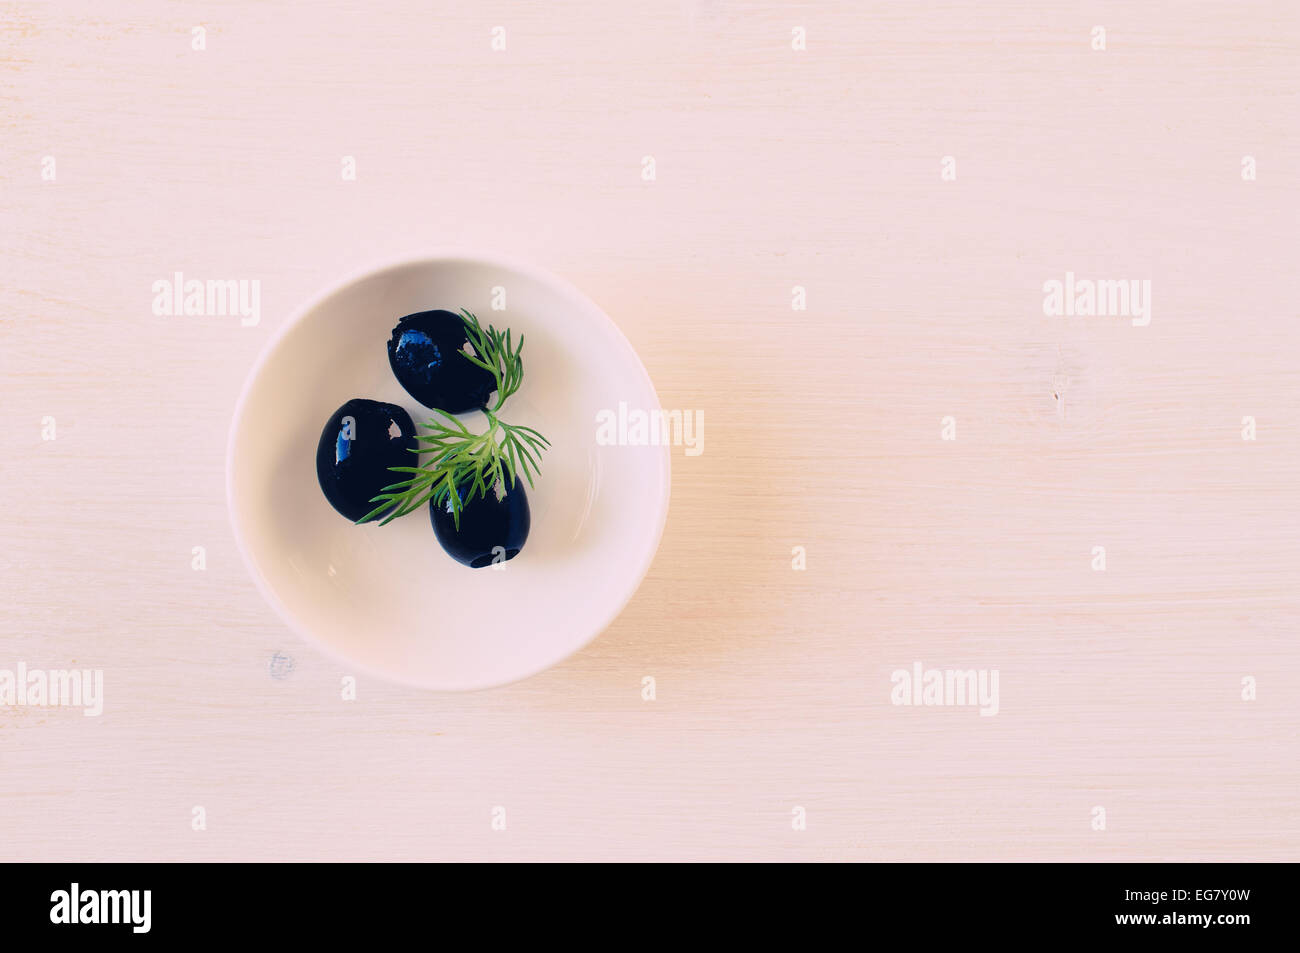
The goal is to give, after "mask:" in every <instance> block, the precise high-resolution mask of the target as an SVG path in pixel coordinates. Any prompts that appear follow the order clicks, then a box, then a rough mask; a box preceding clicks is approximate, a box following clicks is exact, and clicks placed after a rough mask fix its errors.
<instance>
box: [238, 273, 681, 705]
mask: <svg viewBox="0 0 1300 953" xmlns="http://www.w3.org/2000/svg"><path fill="white" fill-rule="evenodd" d="M494 289H503V290H504V295H505V303H506V305H507V307H506V308H505V309H504V310H500V311H494V310H492V303H493V301H494V299H495V300H497V301H498V302H499V301H500V295H501V292H500V291H495V292H494ZM462 307H463V308H468V309H469V310H471V311H473V312H474V313H475V314H477V315H478V316H479V319H480V320H481V321H482V322H483V323H484V324H485V325H486V324H487V323H489V322H490V323H493V324H495V325H497V327H510V328H511V329H512V330H513V332H514V333H515V334H516V335H517V334H520V333H523V334H524V335H525V336H526V339H527V343H526V345H525V347H524V351H523V356H524V368H525V373H524V382H523V386H522V388H521V389H520V390H519V392H518V393H516V394H514V395H513V396H512V397H511V398H510V400H509V402H508V403H507V404H506V407H505V409H504V411H503V412H502V417H503V419H505V420H506V421H508V422H510V423H519V424H526V425H528V426H531V427H534V428H536V429H537V430H539V431H541V432H542V433H543V434H544V435H545V436H546V437H547V438H548V439H549V440H550V441H551V444H552V448H551V450H550V451H549V452H548V453H547V454H546V455H545V457H544V458H543V460H542V466H541V476H540V478H539V479H538V480H537V482H536V486H535V487H534V488H533V489H530V490H529V491H528V498H529V503H530V506H531V512H532V530H531V533H530V535H529V538H528V542H527V545H526V546H525V547H524V549H523V551H522V552H521V553H520V554H519V555H518V556H516V557H515V558H514V559H511V560H509V561H508V562H505V563H502V564H500V565H498V566H496V567H488V568H483V569H469V568H467V567H464V566H461V565H459V564H457V563H455V562H453V561H452V559H451V558H450V557H449V556H448V555H447V554H446V553H444V552H443V551H442V548H441V547H440V546H439V545H438V542H437V540H436V539H435V538H434V535H433V530H432V528H431V526H430V523H429V516H428V511H427V508H421V509H420V510H419V511H417V512H415V513H412V514H410V515H409V516H406V517H404V518H402V519H399V520H396V521H394V522H392V523H390V524H389V525H387V526H383V527H381V526H378V525H375V524H367V525H364V526H356V525H353V524H352V523H349V522H348V521H347V520H346V519H345V518H344V517H342V516H340V515H339V514H338V513H336V512H335V511H334V509H333V508H332V507H331V506H330V505H329V503H327V502H326V500H325V498H324V496H323V495H322V493H321V491H320V487H319V485H318V483H317V480H316V470H315V451H316V444H317V441H318V440H319V439H320V433H321V428H322V427H323V426H324V424H325V422H326V420H327V419H328V418H329V416H330V415H331V414H332V413H333V412H334V411H335V410H336V409H337V408H338V407H339V406H340V405H341V404H343V403H344V402H345V401H347V400H349V399H350V398H353V397H367V398H370V399H373V400H382V401H387V402H389V403H394V404H398V405H400V406H402V407H405V408H406V409H407V411H408V412H410V414H411V416H412V418H413V419H414V420H415V422H416V423H417V425H418V424H420V423H421V422H423V421H424V420H426V419H427V418H428V417H429V416H430V415H429V413H428V411H427V410H426V409H425V408H423V407H421V406H420V404H418V403H417V402H416V401H415V400H414V399H413V398H412V397H410V395H408V394H407V393H406V391H405V390H403V389H402V387H401V385H400V384H398V383H397V381H396V379H395V378H394V377H393V374H392V371H391V369H390V368H389V365H388V355H387V351H386V349H385V345H386V342H387V340H388V336H389V333H390V331H391V329H392V327H393V325H395V324H396V323H397V321H398V319H399V318H401V317H402V316H403V315H405V314H409V313H411V312H413V311H423V310H429V309H433V308H446V309H448V310H452V311H455V310H458V309H460V308H462ZM620 403H623V404H626V405H627V406H628V407H629V408H633V409H635V408H641V409H644V410H647V411H648V410H650V409H653V408H657V407H658V406H659V404H658V400H657V398H656V396H655V392H654V388H653V386H652V385H651V383H650V379H649V376H648V375H647V374H646V371H645V368H644V367H643V366H642V365H641V362H640V360H639V359H638V358H637V356H636V353H635V352H634V351H633V350H632V347H631V346H630V345H629V344H628V342H627V339H626V338H624V337H623V335H622V333H621V332H620V331H619V330H618V329H617V328H616V327H615V326H614V324H613V323H612V322H611V321H610V320H609V318H608V317H606V316H605V314H604V313H603V312H601V311H600V309H599V308H597V307H596V306H595V305H594V304H592V303H591V302H590V301H588V300H587V299H586V298H585V297H584V296H583V295H581V294H580V293H578V292H577V291H576V290H574V289H573V288H571V287H569V286H568V285H566V284H565V283H563V282H561V281H559V280H558V279H556V278H554V277H553V276H550V275H547V274H545V273H543V272H539V271H536V270H535V269H531V268H529V267H527V266H523V265H519V264H509V263H504V262H493V261H487V260H482V259H469V258H436V259H426V260H421V261H415V262H409V263H405V264H401V265H396V266H393V267H391V268H387V269H385V270H383V271H380V272H376V273H372V274H370V275H367V276H365V277H363V278H360V279H358V280H356V281H353V282H351V283H349V284H347V285H345V286H344V287H342V288H340V289H338V290H336V291H334V292H332V293H330V294H328V295H327V296H326V297H324V298H323V299H321V300H319V301H318V302H316V303H315V304H313V305H312V306H310V307H309V308H308V309H307V310H306V311H305V312H303V313H302V314H301V315H300V316H299V317H298V318H297V319H295V320H294V321H292V322H291V323H290V325H289V326H288V327H286V328H285V329H284V331H283V332H282V333H281V334H280V335H279V336H278V337H277V338H276V340H274V341H273V342H272V343H271V345H270V346H269V347H268V350H267V352H266V353H265V354H264V356H263V358H262V360H261V361H260V362H259V364H258V366H257V367H256V368H255V370H254V371H253V374H252V376H251V378H250V379H249V382H248V384H247V385H246V388H245V392H244V396H243V399H242V400H241V402H240V406H239V409H238V410H237V411H236V415H235V420H234V423H233V425H232V431H231V438H230V450H229V460H228V472H227V477H228V492H229V498H230V499H229V502H230V511H231V518H232V521H233V523H234V528H235V534H236V537H237V539H238V541H239V543H240V546H241V549H242V550H243V553H244V556H245V558H246V559H247V561H248V563H249V565H250V569H251V570H252V572H253V574H254V576H255V578H256V579H257V581H258V584H259V586H260V587H261V588H262V590H263V592H264V593H265V595H266V596H267V598H268V599H269V600H270V601H271V603H272V605H274V606H275V608H276V609H277V610H278V611H279V612H280V614H281V615H282V616H283V617H284V618H285V620H286V621H287V622H289V623H290V624H291V625H292V626H293V627H294V628H295V629H297V630H298V631H299V632H300V633H302V634H303V635H305V636H307V637H308V638H309V639H311V640H313V641H316V642H318V643H319V644H320V645H321V646H322V647H324V648H325V649H327V650H328V651H330V652H332V653H333V654H335V655H336V656H339V657H340V658H342V659H344V660H346V661H348V662H350V663H352V664H354V665H355V666H357V667H358V668H360V669H363V670H365V671H368V672H370V673H372V674H377V675H380V676H383V677H386V678H389V679H392V680H395V681H399V682H404V683H407V684H414V685H420V686H423V687H428V688H437V689H448V690H459V689H473V688H483V687H488V686H491V685H498V684H502V683H504V682H509V681H513V680H515V679H518V678H522V677H524V676H527V675H530V674H533V673H534V672H537V671H540V670H541V669H543V668H546V667H548V666H550V665H553V664H555V663H556V662H558V661H559V660H561V659H563V658H564V657H565V656H567V655H569V654H570V653H572V652H574V651H576V650H577V649H579V648H581V647H582V646H583V645H585V644H586V643H587V642H588V641H590V640H591V639H592V638H594V637H595V636H596V635H598V634H599V633H600V631H601V630H602V629H604V628H605V626H607V625H608V624H609V623H610V622H611V621H612V620H613V619H614V617H615V616H616V615H617V614H618V612H619V611H620V610H621V609H622V607H623V605H624V604H625V603H626V602H627V600H628V599H629V598H631V596H632V594H633V592H635V590H636V587H637V585H638V584H639V583H640V581H641V578H642V576H644V574H645V571H646V569H647V568H648V567H649V564H650V561H651V560H652V559H653V557H654V553H655V550H656V548H657V547H658V544H659V537H660V534H661V532H662V529H663V521H664V517H665V515H666V513H667V504H668V487H669V479H668V466H669V464H668V448H667V447H664V446H618V445H613V446H602V445H600V444H598V442H597V438H596V435H597V427H596V419H597V414H598V413H599V412H600V411H602V410H611V411H615V412H617V410H618V408H619V405H620ZM461 419H462V420H464V421H465V422H466V424H467V425H468V426H469V427H470V428H471V429H473V430H481V429H482V426H483V416H482V414H480V413H471V414H467V415H462V418H461Z"/></svg>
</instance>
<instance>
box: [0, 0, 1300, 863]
mask: <svg viewBox="0 0 1300 953" xmlns="http://www.w3.org/2000/svg"><path fill="white" fill-rule="evenodd" d="M1097 26H1103V27H1104V29H1105V49H1098V48H1094V47H1095V46H1096V45H1097V39H1096V38H1097V34H1096V32H1095V30H1094V28H1095V27H1097ZM497 27H501V28H502V29H501V30H500V31H494V28H497ZM195 28H202V32H201V33H196V32H195ZM797 30H802V33H799V32H796V31H797ZM800 37H802V38H803V42H802V45H803V47H804V48H802V49H800V48H797V47H799V46H800V45H801V44H800ZM494 39H495V40H497V41H498V42H497V44H496V45H497V46H500V45H501V43H500V40H502V39H504V46H505V48H504V49H494V48H493V43H494ZM200 41H201V42H200ZM199 45H201V46H202V49H196V48H195V47H196V46H199ZM1297 63H1300V6H1297V5H1296V4H1294V3H1290V2H1286V0H1276V2H1232V3H1229V2H1194V3H1176V2H1159V3H1149V4H1141V5H1134V4H1131V3H1127V2H1124V3H1121V2H1109V0H1103V2H1092V3H1031V2H1009V0H1002V2H996V3H985V4H978V5H973V4H968V3H964V2H955V0H954V2H939V3H914V4H911V3H861V2H837V3H818V4H811V3H795V2H790V3H775V2H762V3H752V4H744V3H732V2H722V0H717V2H713V0H691V2H679V3H666V4H633V3H622V2H620V3H602V2H596V0H559V2H554V3H547V4H523V3H505V2H500V0H492V2H487V3H482V4H470V5H465V4H453V3H450V2H446V0H437V2H432V3H430V2H420V3H415V2H405V3H390V4H381V5H377V6H376V5H365V4H356V3H352V2H343V0H329V2H321V3H316V4H312V5H311V6H310V7H302V6H296V5H289V4H276V3H262V2H253V0H237V2H226V3H221V4H195V3H188V2H183V3H174V2H161V0H146V2H137V3H133V4H130V5H127V6H126V7H121V8H120V9H119V8H118V7H112V8H110V7H107V6H105V5H104V4H102V3H91V2H88V0H72V2H60V3H57V4H55V3H35V2H11V3H4V4H3V5H0V121H2V124H0V128H2V129H3V138H2V145H0V243H2V245H3V258H2V263H0V269H2V271H0V381H2V385H0V386H2V388H3V390H2V396H3V403H2V406H3V409H4V414H5V418H6V420H7V426H6V428H5V432H6V438H7V445H6V452H5V459H4V466H3V468H0V492H2V493H3V497H4V500H5V506H4V516H3V522H2V525H0V579H3V587H4V595H3V598H2V599H0V670H2V669H13V668H15V666H16V665H17V664H18V663H19V662H22V663H24V664H25V665H27V666H28V667H29V668H49V669H63V668H83V667H84V668H91V669H100V670H102V671H103V673H104V675H103V677H104V711H103V714H102V715H101V716H99V717H84V716H83V714H82V712H81V711H80V710H78V709H72V708H59V707H39V706H32V705H27V706H17V705H9V706H5V707H0V830H2V831H3V835H2V836H0V857H2V858H3V859H4V860H37V859H40V860H114V859H115V860H160V859H165V860H233V859H255V860H288V859H311V860H325V859H339V860H345V859H459V860H464V859H491V860H496V859H525V860H539V859H689V860H697V859H726V858H732V859H740V860H770V859H790V860H793V859H804V860H811V859H819V860H820V859H828V860H829V859H836V860H966V859H998V860H1012V859H1024V860H1060V859H1073V860H1230V859H1231V860H1265V859H1268V860H1281V859H1289V860H1295V859H1297V858H1298V856H1300V816H1298V810H1297V798H1296V792H1297V789H1298V788H1300V767H1298V764H1300V761H1298V758H1297V755H1298V754H1300V741H1298V737H1297V721H1298V719H1297V715H1298V701H1297V700H1298V698H1300V695H1298V693H1297V684H1300V647H1298V645H1297V635H1298V629H1297V621H1298V613H1297V609H1298V608H1300V597H1298V592H1300V587H1298V585H1297V583H1298V582H1300V579H1298V575H1300V570H1298V567H1300V515H1298V513H1297V502H1298V494H1297V479H1298V478H1300V433H1298V422H1300V374H1298V373H1297V359H1298V358H1300V330H1297V322H1298V321H1300V311H1298V309H1297V304H1296V302H1297V300H1300V294H1298V292H1300V288H1298V287H1297V285H1298V284H1300V279H1298V277H1297V276H1298V275H1300V269H1298V268H1297V266H1296V247H1297V245H1296V228H1297V222H1300V215H1298V214H1297V213H1298V212H1300V131H1298V126H1297V122H1296V120H1297V116H1300V102H1298V99H1297V97H1298V94H1300V66H1297ZM348 157H350V159H351V162H352V167H353V168H354V169H355V179H349V178H346V177H345V172H346V170H347V169H348V168H349V165H348ZM647 157H653V168H654V177H653V179H650V178H648V177H647V176H648V175H649V173H648V171H647V170H648V169H649V163H648V162H646V161H645V160H646V158H647ZM945 157H951V159H952V161H951V162H950V163H945ZM1246 157H1249V158H1250V161H1247V159H1246ZM945 172H949V173H955V177H953V175H952V174H949V175H945ZM1252 172H1253V178H1252V177H1251V173H1252ZM443 245H467V246H471V247H479V248H487V249H492V250H495V251H499V252H502V253H505V254H510V255H515V256H519V257H522V258H526V259H531V260H534V261H537V262H538V263H540V264H543V265H545V266H547V267H550V268H552V269H554V270H555V271H557V272H559V273H561V274H562V275H564V276H566V277H567V278H569V279H571V280H572V281H573V282H574V283H576V284H577V285H578V286H579V287H581V288H582V289H583V290H584V291H586V292H587V293H588V294H590V295H591V296H592V297H593V298H594V299H595V300H596V301H597V302H599V303H600V304H601V305H602V306H603V307H604V308H605V309H606V310H607V311H608V313H609V314H610V315H611V316H612V317H613V319H614V320H615V321H616V322H617V323H618V324H619V325H620V327H621V328H622V329H623V330H624V332H625V333H626V334H627V336H628V337H629V339H630V340H631V341H632V343H633V344H634V346H635V347H636V348H637V350H638V352H639V353H640V354H641V357H642V359H643V360H644V362H645V364H646V366H647V368H648V369H649V371H650V374H651V376H652V378H653V379H654V381H655V384H656V386H657V388H658V390H659V394H660V397H661V399H662V401H663V404H664V406H665V407H668V408H673V409H683V410H686V411H689V412H698V413H702V414H703V418H704V421H705V432H704V437H705V443H704V452H703V453H702V454H701V455H700V456H695V457H688V456H686V455H685V454H684V453H682V452H681V451H680V450H679V451H677V452H676V453H675V455H674V460H673V490H672V509H671V512H670V514H669V519H668V525H667V529H666V532H665V535H664V538H663V543H662V546H661V548H660V551H659V555H658V558H657V560H656V562H655V564H654V566H653V568H652V569H651V571H650V573H649V575H648V577H647V578H646V580H645V582H644V584H643V585H642V587H641V589H640V591H639V593H638V594H637V596H636V597H635V598H634V600H633V601H632V603H631V604H630V605H629V606H628V608H627V609H626V611H625V612H624V613H623V615H622V616H621V617H620V618H619V620H618V621H617V622H616V623H615V624H614V625H613V626H612V627H611V628H610V629H609V630H608V631H607V632H606V633H605V634H604V635H603V636H601V637H600V638H599V639H598V640H597V641H596V642H594V643H593V644H592V645H591V646H590V647H589V648H587V649H586V650H585V651H583V652H581V653H580V654H579V655H577V656H576V657H574V658H572V659H570V660H569V661H567V662H565V663H564V664H561V665H559V666H557V667H556V668H554V669H552V670H550V671H547V672H545V673H543V674H541V675H538V676H536V677H534V678H531V679H529V680H527V681H525V682H522V683H519V684H516V685H514V686H511V687H507V688H503V689H499V690H493V691H487V692H481V693H474V694H466V695H440V694H430V693H424V692H420V691H415V690H407V689H402V688H396V687H390V686H388V685H386V684H382V683H379V682H376V681H373V680H367V679H364V678H362V679H360V680H359V681H358V687H357V698H356V700H355V701H344V700H342V699H341V697H340V696H341V692H340V684H341V680H342V679H343V678H344V677H345V676H347V675H349V674H350V673H348V672H347V671H346V670H344V669H341V668H340V666H339V665H338V664H336V663H334V662H332V661H330V660H329V659H327V658H325V657H323V656H321V655H320V654H318V653H317V652H316V651H315V650H314V649H313V648H311V647H310V646H309V645H307V644H305V643H302V642H300V641H299V640H298V639H297V638H296V637H295V636H294V635H292V634H291V633H290V632H289V631H287V630H286V628H285V627H284V626H283V625H282V624H281V623H280V622H279V621H278V620H277V619H276V617H275V616H274V615H273V613H272V611H271V610H270V609H269V608H268V607H267V605H266V604H265V603H264V602H263V600H262V599H261V598H260V596H259V595H258V593H257V591H256V589H255V588H254V586H253V583H252V582H251V580H250V578H249V576H248V574H247V573H246V571H245V569H244V567H243V565H242V564H241V562H240V558H239V555H238V552H237V550H236V548H235V545H234V541H233V538H232V536H231V531H230V528H229V523H228V519H227V515H226V507H225V499H224V465H225V459H224V458H225V440H226V434H227V428H228V426H229V422H230V418H231V414H232V411H233V407H234V403H235V400H236V398H237V396H238V394H239V391H240V388H241V386H242V384H243V382H244V380H245V377H246V375H247V373H248V371H249V370H250V368H251V366H252V363H253V361H254V360H255V358H256V356H257V354H258V353H259V351H260V350H261V349H262V348H263V346H264V345H265V344H266V342H267V341H268V339H269V337H270V336H271V335H272V334H273V333H274V332H275V330H276V329H277V328H278V327H279V326H280V325H281V323H282V322H283V321H284V320H285V319H286V318H287V317H288V316H289V315H290V314H291V313H292V312H293V310H294V309H296V308H297V307H299V306H300V305H301V304H302V303H303V302H304V301H306V300H307V298H308V297H309V296H310V295H312V294H313V293H315V292H316V291H317V290H319V289H321V288H323V287H325V286H327V285H329V284H331V283H332V282H334V281H336V280H338V279H339V278H340V277H341V276H342V275H344V274H350V273H354V272H355V271H357V270H358V269H359V268H360V267H361V266H363V265H365V264H366V263H370V262H381V261H384V260H386V259H392V258H396V257H399V256H401V255H403V254H404V253H406V252H409V251H411V250H413V249H419V248H423V247H428V246H443ZM177 271H180V272H183V273H184V274H185V275H187V276H189V277H195V278H200V279H219V278H220V279H224V278H232V279H244V280H250V281H251V280H256V281H259V282H260V287H261V310H260V320H259V321H258V323H257V324H255V325H251V326H243V325H242V324H241V322H240V320H239V319H238V318H237V317H225V316H219V315H217V316H159V315H156V314H155V313H154V312H153V309H152V302H153V292H152V285H153V283H154V282H155V281H156V280H159V279H165V278H169V277H170V276H171V275H172V274H173V273H174V272H177ZM1067 273H1071V274H1073V275H1074V276H1075V279H1076V280H1080V279H1089V280H1136V281H1138V282H1139V287H1141V284H1140V283H1141V282H1143V281H1149V282H1150V288H1151V292H1150V299H1149V300H1150V304H1151V308H1150V313H1149V317H1150V320H1149V323H1146V324H1143V323H1141V322H1140V320H1139V321H1138V322H1137V323H1135V321H1133V320H1130V319H1129V317H1127V316H1079V315H1075V316H1068V315H1067V316H1054V315H1048V314H1045V308H1044V299H1045V297H1046V295H1045V291H1044V286H1045V283H1047V282H1050V281H1053V280H1058V281H1062V282H1064V281H1065V279H1066V274H1067ZM796 288H800V289H803V291H802V295H803V301H804V303H805V304H806V307H805V308H804V309H802V310H799V309H798V308H797V307H796V306H797V305H798V304H799V292H797V291H796V290H795V289H796ZM948 417H950V418H952V420H951V421H949V422H948V425H947V429H948V435H949V436H955V439H944V430H945V422H944V418H948ZM1248 417H1249V418H1252V420H1253V421H1254V428H1255V429H1254V439H1245V438H1244V437H1243V429H1244V428H1247V427H1249V426H1250V424H1249V422H1243V418H1248ZM48 418H52V421H51V420H49V419H48ZM51 427H52V429H51ZM51 435H53V436H54V439H48V437H49V436H51ZM1246 436H1247V437H1249V436H1250V433H1249V431H1247V432H1246ZM194 547H203V550H204V554H205V561H206V568H204V569H202V570H195V569H194V568H193V563H194V555H193V554H194ZM796 547H803V551H804V553H805V554H806V568H805V569H803V570H798V569H795V568H793V563H794V561H795V557H794V556H793V555H792V554H793V553H794V551H795V548H796ZM1095 547H1104V550H1105V569H1104V570H1100V569H1098V568H1094V567H1095V566H1096V565H1097V564H1098V563H1097V557H1096V555H1095ZM918 662H919V663H921V664H922V665H923V666H925V667H927V668H937V669H942V670H967V669H975V670H980V669H986V670H996V671H997V673H998V675H999V686H1000V689H999V691H1000V697H999V711H998V713H997V715H996V716H994V717H982V716H981V715H980V714H979V712H978V711H977V710H976V709H974V708H971V707H935V706H930V707H927V706H900V705H895V704H892V703H891V692H892V691H893V689H894V684H893V681H892V674H893V673H894V672H895V671H897V670H907V671H910V670H911V669H912V667H913V665H914V664H915V663H918ZM647 677H652V678H653V679H654V680H655V681H654V685H655V698H654V700H653V701H647V700H645V699H644V698H643V690H642V686H643V680H644V679H645V678H647ZM1252 685H1253V694H1254V697H1253V698H1250V697H1249V696H1251V694H1252V690H1251V686H1252ZM1243 696H1246V697H1243ZM196 807H201V808H202V809H203V812H202V817H203V821H204V823H203V824H202V825H198V826H202V827H203V829H199V830H196V829H195V827H196V823H195V821H194V818H195V817H196V814H195V808H196ZM498 808H503V809H504V814H502V812H501V811H498V810H497V809H498ZM1097 808H1102V809H1104V826H1102V825H1100V824H1099V823H1098V820H1099V818H1100V817H1101V814H1099V813H1098V811H1097V810H1096V809H1097ZM800 809H802V811H801V810H800ZM502 816H504V817H505V819H506V823H505V825H504V829H496V828H499V827H501V825H500V824H497V825H495V827H494V824H493V819H494V817H497V818H500V817H502ZM801 817H802V818H803V819H804V820H805V821H806V823H805V824H803V825H801V824H800V823H799V820H800V818H801Z"/></svg>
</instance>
